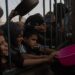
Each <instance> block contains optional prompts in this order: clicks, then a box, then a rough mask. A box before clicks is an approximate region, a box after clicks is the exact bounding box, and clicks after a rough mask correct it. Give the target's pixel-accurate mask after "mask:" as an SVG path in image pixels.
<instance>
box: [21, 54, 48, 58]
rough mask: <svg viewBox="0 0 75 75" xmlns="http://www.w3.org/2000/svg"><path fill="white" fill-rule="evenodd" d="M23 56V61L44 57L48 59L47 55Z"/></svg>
mask: <svg viewBox="0 0 75 75" xmlns="http://www.w3.org/2000/svg"><path fill="white" fill-rule="evenodd" d="M22 56H23V58H25V59H28V58H29V59H38V58H45V57H48V55H40V56H39V55H33V54H23V55H22Z"/></svg>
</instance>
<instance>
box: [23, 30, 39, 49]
mask: <svg viewBox="0 0 75 75" xmlns="http://www.w3.org/2000/svg"><path fill="white" fill-rule="evenodd" d="M23 37H24V42H25V43H26V44H27V45H28V46H30V47H31V48H34V47H35V46H36V45H37V40H38V33H37V31H36V30H34V29H26V30H24V35H23Z"/></svg>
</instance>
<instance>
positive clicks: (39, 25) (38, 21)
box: [25, 13, 47, 32]
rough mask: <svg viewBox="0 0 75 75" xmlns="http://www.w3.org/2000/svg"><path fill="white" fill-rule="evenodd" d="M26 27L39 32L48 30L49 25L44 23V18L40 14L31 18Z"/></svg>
mask: <svg viewBox="0 0 75 75" xmlns="http://www.w3.org/2000/svg"><path fill="white" fill-rule="evenodd" d="M25 27H31V28H34V29H36V30H38V31H40V32H41V31H45V30H46V29H47V25H46V24H45V22H44V18H43V17H42V15H40V14H39V13H37V14H35V15H32V16H30V17H29V18H28V19H27V20H26V22H25Z"/></svg>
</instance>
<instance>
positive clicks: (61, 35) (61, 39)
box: [59, 0, 63, 44]
mask: <svg viewBox="0 0 75 75" xmlns="http://www.w3.org/2000/svg"><path fill="white" fill-rule="evenodd" d="M60 3H61V5H60V22H59V24H60V44H61V43H62V41H63V38H62V37H63V34H62V32H61V27H62V0H60Z"/></svg>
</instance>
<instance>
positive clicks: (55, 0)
mask: <svg viewBox="0 0 75 75" xmlns="http://www.w3.org/2000/svg"><path fill="white" fill-rule="evenodd" d="M54 2H55V9H56V11H55V12H56V13H55V18H56V37H55V38H56V44H55V45H56V47H57V45H58V30H57V21H58V17H57V0H54Z"/></svg>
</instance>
